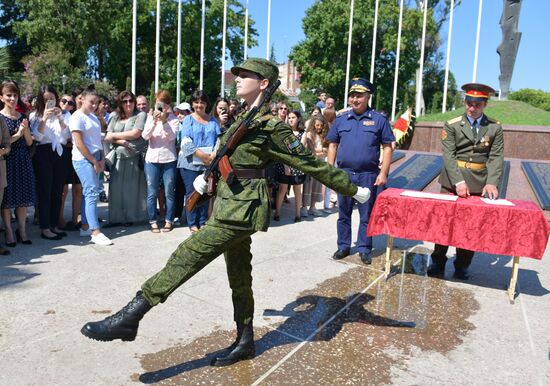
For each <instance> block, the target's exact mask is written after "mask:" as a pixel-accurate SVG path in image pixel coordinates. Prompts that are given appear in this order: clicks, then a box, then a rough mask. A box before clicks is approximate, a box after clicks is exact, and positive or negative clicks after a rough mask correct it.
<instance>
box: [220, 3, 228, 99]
mask: <svg viewBox="0 0 550 386" xmlns="http://www.w3.org/2000/svg"><path fill="white" fill-rule="evenodd" d="M226 28H227V0H223V33H222V81H221V87H220V96H221V97H222V98H223V96H224V91H225V38H226Z"/></svg>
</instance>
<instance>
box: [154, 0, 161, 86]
mask: <svg viewBox="0 0 550 386" xmlns="http://www.w3.org/2000/svg"><path fill="white" fill-rule="evenodd" d="M159 63H160V0H157V28H156V34H155V93H156V92H157V91H158V89H159Z"/></svg>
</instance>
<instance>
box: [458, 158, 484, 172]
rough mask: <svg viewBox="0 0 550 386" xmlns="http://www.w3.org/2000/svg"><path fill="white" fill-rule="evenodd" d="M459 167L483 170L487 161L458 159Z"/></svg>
mask: <svg viewBox="0 0 550 386" xmlns="http://www.w3.org/2000/svg"><path fill="white" fill-rule="evenodd" d="M456 163H457V165H458V167H459V168H465V169H472V170H483V169H485V168H486V167H487V164H486V163H485V162H482V163H477V162H469V161H460V160H458V161H456Z"/></svg>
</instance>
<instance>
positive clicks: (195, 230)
mask: <svg viewBox="0 0 550 386" xmlns="http://www.w3.org/2000/svg"><path fill="white" fill-rule="evenodd" d="M189 230H190V231H191V233H195V232H198V231H199V228H197V227H191V228H189Z"/></svg>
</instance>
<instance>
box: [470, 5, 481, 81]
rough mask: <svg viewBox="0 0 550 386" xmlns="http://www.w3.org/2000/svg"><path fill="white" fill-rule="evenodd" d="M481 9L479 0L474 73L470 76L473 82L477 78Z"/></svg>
mask: <svg viewBox="0 0 550 386" xmlns="http://www.w3.org/2000/svg"><path fill="white" fill-rule="evenodd" d="M482 9H483V0H479V12H478V15H477V34H476V51H475V54H474V74H473V76H472V82H473V83H475V82H476V79H477V54H478V52H479V32H480V30H481V11H482Z"/></svg>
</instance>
